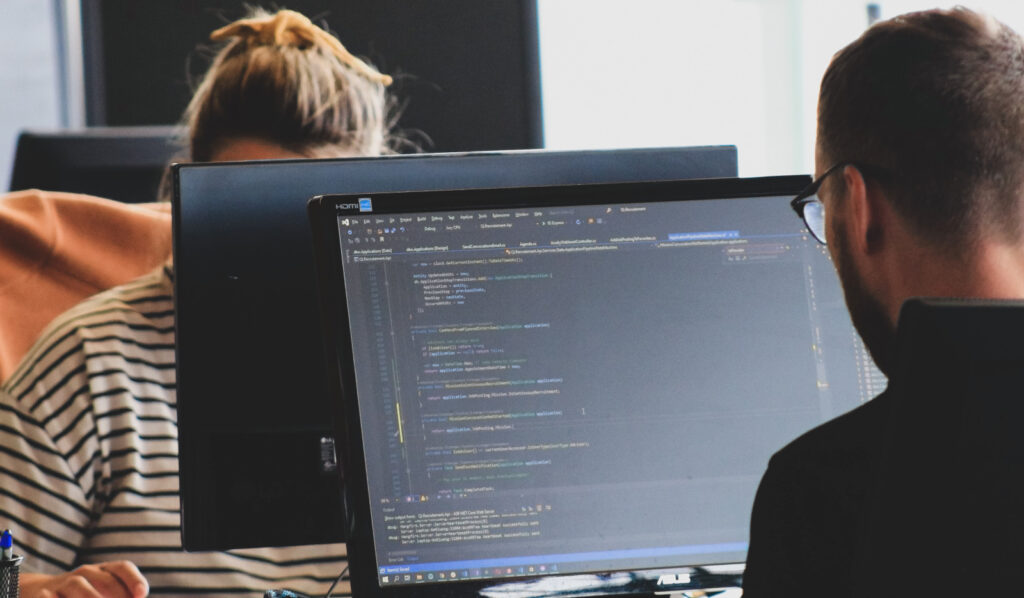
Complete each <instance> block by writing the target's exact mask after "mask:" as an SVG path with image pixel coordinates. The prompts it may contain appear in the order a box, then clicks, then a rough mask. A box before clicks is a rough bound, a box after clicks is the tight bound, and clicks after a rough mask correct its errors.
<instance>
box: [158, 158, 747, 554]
mask: <svg viewBox="0 0 1024 598" xmlns="http://www.w3.org/2000/svg"><path fill="white" fill-rule="evenodd" d="M735 175H736V148H735V147H732V146H719V147H696V148H661V149H636V150H614V151H565V152H547V151H519V152H504V153H501V152H496V153H468V154H435V155H429V154H427V155H417V156H392V157H386V158H369V159H347V160H322V161H316V160H308V161H269V162H259V163H236V164H226V163H225V164H184V165H178V166H176V167H175V169H174V172H173V176H174V181H175V187H176V188H175V197H174V204H173V215H174V253H175V255H174V261H175V277H174V285H175V303H176V305H175V306H176V310H177V331H176V332H177V363H178V370H177V373H178V379H177V381H178V409H179V422H178V423H179V444H180V478H181V501H182V502H181V504H182V534H183V543H184V546H185V548H186V549H188V550H222V549H228V548H243V547H252V546H282V545H296V544H317V543H325V542H332V541H341V540H344V539H345V537H346V531H345V527H344V521H343V518H342V517H341V516H340V512H339V511H338V509H337V504H338V501H339V500H340V499H341V494H340V490H339V489H338V482H337V475H338V474H337V471H336V470H335V466H334V464H333V462H332V459H333V450H332V447H331V442H332V441H331V439H330V435H331V433H332V428H331V424H330V410H329V406H328V405H329V402H328V398H327V396H328V391H327V382H326V380H327V372H326V369H325V362H324V355H323V351H322V341H321V334H320V320H319V316H318V314H317V311H316V309H315V305H316V290H315V276H314V269H313V255H312V242H311V240H310V239H311V237H310V232H309V223H308V219H307V218H306V201H307V200H308V199H309V197H310V196H312V195H316V194H322V193H334V192H364V191H366V192H377V191H393V190H408V189H454V188H462V187H500V186H523V185H536V184H554V183H588V182H599V181H628V180H640V179H673V178H689V177H716V176H735Z"/></svg>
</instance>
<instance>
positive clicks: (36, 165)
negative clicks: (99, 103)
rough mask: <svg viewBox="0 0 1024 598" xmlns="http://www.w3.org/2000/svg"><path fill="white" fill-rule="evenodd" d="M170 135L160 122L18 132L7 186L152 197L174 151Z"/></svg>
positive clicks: (173, 138) (172, 132)
mask: <svg viewBox="0 0 1024 598" xmlns="http://www.w3.org/2000/svg"><path fill="white" fill-rule="evenodd" d="M176 133H177V129H175V128H174V127H164V126H160V127H97V128H89V129H81V130H71V131H50V132H40V131H24V132H22V133H21V135H20V136H19V137H18V146H17V150H16V152H15V156H14V167H13V170H12V172H11V185H10V190H11V191H18V190H21V189H43V190H46V191H70V192H74V193H86V194H89V195H96V196H99V197H105V198H107V199H115V200H118V201H123V202H129V203H139V202H149V201H155V200H156V198H157V190H158V188H159V186H160V180H161V178H162V176H163V172H164V169H165V168H166V166H167V164H168V163H169V162H170V161H171V160H172V158H174V157H176V156H177V155H178V153H179V152H178V150H179V146H178V145H177V144H176Z"/></svg>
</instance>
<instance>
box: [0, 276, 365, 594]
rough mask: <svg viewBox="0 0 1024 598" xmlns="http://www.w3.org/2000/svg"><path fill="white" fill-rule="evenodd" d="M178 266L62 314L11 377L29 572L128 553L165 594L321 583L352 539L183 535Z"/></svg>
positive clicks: (1, 443) (8, 517) (0, 414)
mask: <svg viewBox="0 0 1024 598" xmlns="http://www.w3.org/2000/svg"><path fill="white" fill-rule="evenodd" d="M170 277H171V272H170V271H169V268H161V269H159V270H156V271H154V272H153V273H151V274H148V275H146V276H143V277H142V278H140V279H138V280H136V281H134V282H132V283H129V284H126V285H123V286H120V287H116V288H114V289H111V290H110V291H107V292H104V293H101V294H99V295H96V296H94V297H92V298H90V299H88V300H86V301H84V302H83V303H81V304H79V305H78V306H76V307H74V308H72V309H71V310H69V311H68V312H66V313H65V314H63V315H62V316H60V317H58V318H57V319H56V320H55V321H54V322H53V323H51V324H50V325H49V326H48V327H47V329H46V330H45V331H44V332H43V333H42V335H41V336H40V339H39V341H38V342H37V343H36V345H35V346H34V347H33V348H32V349H31V350H30V351H29V353H28V355H27V356H26V358H25V359H24V361H22V363H21V365H20V366H19V367H18V368H17V370H16V371H15V372H14V374H13V375H12V376H11V378H10V379H9V380H8V381H7V382H6V383H5V384H4V385H3V387H2V388H0V453H2V454H0V521H5V522H6V523H5V525H6V526H8V527H10V528H11V529H12V530H13V531H14V534H15V540H16V542H17V547H18V552H20V553H23V554H24V555H25V563H24V564H23V567H24V569H25V570H26V571H33V572H40V573H49V574H55V573H61V572H64V571H68V570H70V569H73V568H74V567H76V566H78V565H80V564H86V563H99V562H104V561H112V560H122V559H125V560H130V561H132V562H134V563H135V564H136V565H137V566H138V567H139V569H140V570H141V571H142V573H143V575H145V576H146V578H147V580H148V581H149V584H150V588H151V593H152V594H154V595H194V594H207V595H217V594H222V595H233V596H237V595H240V594H242V595H244V594H249V595H256V594H259V593H262V592H263V591H264V590H266V589H268V588H289V589H293V590H296V591H299V592H304V593H308V594H312V595H322V594H323V593H324V592H325V591H326V590H327V587H328V586H329V585H330V583H331V582H332V581H333V580H334V578H335V577H336V576H337V575H338V574H339V573H340V572H341V571H342V569H344V567H345V565H346V562H345V561H346V559H345V555H346V551H345V545H344V544H332V545H324V546H302V547H293V548H263V549H246V550H237V551H229V552H202V553H186V552H184V551H183V550H182V548H181V518H180V514H179V511H178V504H179V501H178V430H177V409H176V404H177V402H176V395H175V362H174V359H175V358H174V311H173V301H172V295H171V289H172V286H171V278H170ZM335 592H337V593H342V594H345V593H349V592H350V590H349V587H348V583H347V582H343V583H340V584H339V587H338V588H336V589H335Z"/></svg>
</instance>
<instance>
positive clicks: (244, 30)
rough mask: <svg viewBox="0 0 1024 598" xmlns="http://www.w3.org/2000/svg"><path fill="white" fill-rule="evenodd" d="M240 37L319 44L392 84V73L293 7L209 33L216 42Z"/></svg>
mask: <svg viewBox="0 0 1024 598" xmlns="http://www.w3.org/2000/svg"><path fill="white" fill-rule="evenodd" d="M233 37H237V38H241V39H245V40H249V41H250V43H256V44H259V45H264V46H296V47H300V48H301V47H307V46H319V47H323V48H325V49H327V50H329V51H330V52H331V53H332V54H334V56H336V57H337V58H338V60H340V61H341V62H342V63H343V64H345V65H347V66H348V67H349V68H351V69H352V70H354V71H356V72H357V73H359V74H360V75H362V76H363V77H365V78H367V79H369V80H370V81H373V82H374V83H379V84H381V85H383V86H385V87H387V86H388V85H391V82H392V79H391V77H390V76H389V75H385V74H382V73H380V72H378V71H377V70H376V69H374V68H373V67H371V66H370V65H368V64H366V63H365V62H363V61H362V60H360V59H359V58H357V57H356V56H354V55H353V54H352V53H351V52H349V51H348V50H347V49H346V48H345V46H343V45H342V44H341V42H340V41H338V38H336V37H334V36H333V35H331V34H330V33H328V32H326V31H324V30H323V29H321V28H320V27H317V26H316V25H314V24H313V22H312V21H310V20H309V18H307V17H306V15H303V14H301V13H297V12H295V11H294V10H279V11H278V12H276V13H275V14H272V15H268V16H261V17H255V18H251V19H241V20H238V21H235V22H234V23H231V24H229V25H226V26H224V27H221V28H220V29H218V30H216V31H214V32H213V33H211V34H210V39H211V40H213V41H223V40H228V39H230V38H233Z"/></svg>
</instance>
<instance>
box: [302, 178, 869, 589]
mask: <svg viewBox="0 0 1024 598" xmlns="http://www.w3.org/2000/svg"><path fill="white" fill-rule="evenodd" d="M809 182H810V179H809V177H804V176H800V177H780V178H765V179H722V180H704V181H674V182H647V183H626V184H617V185H583V186H560V187H543V188H534V189H522V188H521V189H503V190H462V191H450V192H427V193H422V192H421V193H370V194H348V195H342V196H331V197H324V198H317V199H314V200H313V201H311V203H310V215H311V220H312V224H313V227H314V232H315V236H316V240H317V258H318V263H319V268H318V271H319V276H320V281H321V285H320V288H321V291H322V301H321V306H322V312H323V314H324V322H325V331H326V334H327V338H328V343H327V351H328V352H329V356H330V357H331V362H332V363H333V364H335V366H334V367H333V370H334V374H335V386H334V391H333V392H334V397H335V398H334V401H333V405H334V407H335V408H336V410H337V414H336V415H337V421H338V425H339V437H342V438H344V439H345V440H344V442H343V443H341V444H343V446H344V447H345V449H346V450H345V451H344V456H343V457H342V462H343V466H344V467H345V468H346V476H347V486H346V487H347V490H348V492H349V495H348V499H349V500H348V507H349V509H350V513H349V516H350V517H351V520H350V524H351V526H352V536H351V538H350V540H349V559H350V566H351V568H352V589H353V593H354V595H357V596H364V597H365V596H388V597H396V598H398V597H402V598H407V597H419V596H436V595H444V596H453V597H454V596H517V597H526V596H541V595H545V596H549V595H558V594H564V595H596V594H616V593H634V592H640V593H644V594H646V595H650V594H652V593H657V592H668V591H681V590H684V589H695V588H698V587H701V586H705V587H707V586H711V587H721V586H729V585H737V584H739V583H740V579H741V571H742V562H743V561H744V559H745V555H746V550H747V543H748V529H749V517H750V510H751V506H752V504H753V500H754V494H755V490H756V488H757V485H758V482H759V480H760V478H761V475H762V474H763V472H764V470H765V468H766V466H767V464H768V459H769V457H770V456H771V455H772V453H773V452H774V451H776V450H778V449H780V448H781V447H782V446H784V445H785V444H786V443H788V442H789V441H791V440H792V439H794V438H795V437H797V436H798V435H800V434H801V433H802V432H805V431H807V430H809V429H811V428H812V427H814V426H816V425H817V424H819V423H821V422H823V421H825V420H828V419H830V418H832V417H834V416H837V415H839V414H841V413H843V412H845V411H847V410H849V409H851V408H853V407H855V406H857V405H859V404H861V403H862V402H863V401H866V400H868V399H870V398H871V397H872V396H873V395H874V394H875V393H876V391H877V390H880V387H881V386H884V384H885V380H884V378H883V377H882V376H881V374H880V373H879V372H877V370H874V368H873V367H872V366H870V365H869V364H870V359H869V358H868V356H867V353H866V351H865V350H864V347H863V344H862V343H861V342H860V340H859V337H858V336H857V334H856V333H855V331H854V329H853V327H852V325H851V323H850V320H849V316H848V315H847V311H846V309H845V307H844V305H843V299H842V293H841V290H840V288H839V285H838V283H837V277H836V274H835V271H834V268H833V266H832V264H831V262H830V260H829V257H828V252H827V250H826V248H825V247H824V246H822V245H819V244H818V243H817V242H816V241H815V240H814V239H813V238H811V237H810V235H809V234H808V233H807V231H806V229H805V227H804V224H803V222H802V221H801V220H800V219H799V218H798V217H796V216H795V215H794V213H793V211H792V209H791V208H790V206H789V202H790V200H791V199H792V197H793V196H794V195H795V194H796V193H797V192H799V191H800V190H801V189H802V188H803V187H804V186H805V185H807V184H808V183H809Z"/></svg>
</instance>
